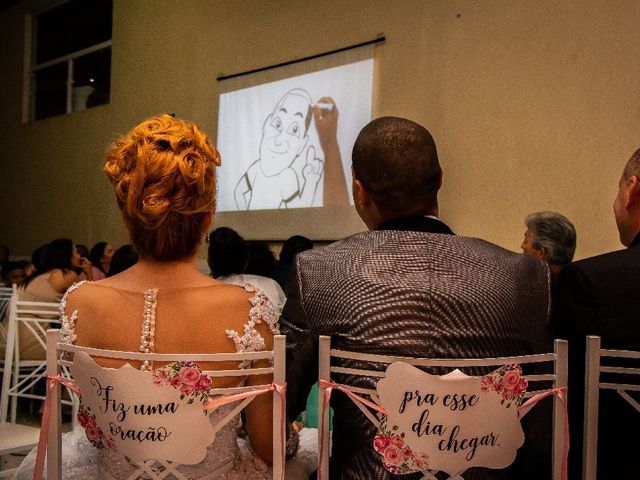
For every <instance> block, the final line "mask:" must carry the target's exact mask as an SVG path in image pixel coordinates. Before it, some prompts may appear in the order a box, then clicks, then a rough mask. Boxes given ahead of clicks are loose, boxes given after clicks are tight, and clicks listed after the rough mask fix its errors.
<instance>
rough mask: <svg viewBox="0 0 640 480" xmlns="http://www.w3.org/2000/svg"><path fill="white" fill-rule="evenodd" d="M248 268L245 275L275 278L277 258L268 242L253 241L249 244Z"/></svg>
mask: <svg viewBox="0 0 640 480" xmlns="http://www.w3.org/2000/svg"><path fill="white" fill-rule="evenodd" d="M247 256H248V258H247V266H246V268H245V270H244V271H245V273H249V274H252V275H260V276H261V277H269V278H273V274H274V272H275V269H276V257H275V255H274V254H273V252H272V251H271V249H270V248H269V245H268V244H267V242H262V241H259V240H253V241H250V242H247Z"/></svg>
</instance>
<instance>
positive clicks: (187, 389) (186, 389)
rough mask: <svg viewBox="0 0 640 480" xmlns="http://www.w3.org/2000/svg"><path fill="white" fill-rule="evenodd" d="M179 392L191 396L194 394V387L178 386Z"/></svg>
mask: <svg viewBox="0 0 640 480" xmlns="http://www.w3.org/2000/svg"><path fill="white" fill-rule="evenodd" d="M180 392H181V393H184V394H185V395H191V394H192V393H193V392H195V387H194V386H193V385H180Z"/></svg>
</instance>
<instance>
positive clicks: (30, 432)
mask: <svg viewBox="0 0 640 480" xmlns="http://www.w3.org/2000/svg"><path fill="white" fill-rule="evenodd" d="M13 294H14V292H13V289H12V288H10V287H0V321H2V320H5V323H4V324H3V328H0V335H1V338H0V343H1V344H2V346H3V347H4V349H5V351H6V348H7V347H6V345H7V332H6V330H5V328H4V327H6V325H8V323H9V320H8V316H9V305H10V304H11V298H12V296H13ZM5 317H7V318H6V319H5ZM0 361H1V362H2V364H1V366H0V371H2V372H3V377H4V372H5V371H7V372H8V378H9V379H7V380H3V389H4V385H9V383H8V382H10V371H11V369H10V368H9V370H6V369H5V363H4V358H2V359H0ZM5 420H6V417H3V418H2V420H0V457H5V458H6V457H7V456H8V455H12V454H14V453H23V452H26V451H29V450H30V449H31V448H33V447H34V446H35V444H36V443H37V441H38V433H39V432H40V429H39V428H37V427H29V426H27V425H18V424H15V423H7V422H6V421H5ZM15 470H16V469H15V468H9V469H3V470H0V478H5V477H10V476H12V475H13V474H14V472H15Z"/></svg>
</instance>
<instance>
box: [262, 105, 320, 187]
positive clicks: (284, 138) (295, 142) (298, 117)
mask: <svg viewBox="0 0 640 480" xmlns="http://www.w3.org/2000/svg"><path fill="white" fill-rule="evenodd" d="M308 111H309V102H308V100H307V99H305V98H303V97H301V96H300V95H296V94H290V95H287V96H286V97H285V98H284V99H283V100H282V101H281V102H280V103H279V104H278V105H277V106H276V108H275V110H274V111H273V113H272V114H271V115H269V117H267V120H266V122H265V124H264V127H263V129H262V141H261V142H260V168H261V170H262V172H263V173H264V174H265V175H266V176H267V177H271V176H274V175H277V174H279V173H280V172H282V171H283V170H284V169H286V168H288V167H289V166H290V165H291V164H292V163H293V161H294V160H295V158H296V157H297V156H298V155H300V154H301V153H302V151H303V150H304V147H305V145H306V144H307V140H308V137H307V135H306V128H305V117H306V116H307V114H308Z"/></svg>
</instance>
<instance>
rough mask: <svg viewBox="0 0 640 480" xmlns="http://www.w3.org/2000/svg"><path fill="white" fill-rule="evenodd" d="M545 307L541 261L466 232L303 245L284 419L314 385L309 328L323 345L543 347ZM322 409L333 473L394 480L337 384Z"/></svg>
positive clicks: (396, 351)
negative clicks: (329, 421)
mask: <svg viewBox="0 0 640 480" xmlns="http://www.w3.org/2000/svg"><path fill="white" fill-rule="evenodd" d="M549 306H550V300H549V272H548V269H547V268H546V266H545V265H544V264H543V263H542V262H540V261H538V260H535V259H533V258H531V257H527V256H524V255H521V254H516V253H513V252H509V251H507V250H504V249H502V248H500V247H498V246H496V245H493V244H491V243H488V242H486V241H483V240H479V239H475V238H466V237H460V236H454V235H444V234H434V233H424V232H416V231H397V230H387V231H374V232H363V233H359V234H356V235H353V236H351V237H348V238H346V239H344V240H341V241H338V242H336V243H333V244H331V245H329V246H327V247H324V248H320V249H314V250H309V251H306V252H304V253H301V254H299V255H297V256H296V259H295V262H294V265H293V268H292V273H291V276H290V278H289V284H288V288H287V302H286V304H285V308H284V311H283V315H282V317H281V331H282V333H284V334H286V335H287V384H288V391H287V406H288V409H289V417H290V419H293V418H295V417H296V416H297V415H298V414H299V412H301V411H302V410H304V408H305V402H306V398H307V394H308V393H309V390H310V388H311V386H312V384H313V383H315V382H316V381H317V371H318V361H317V355H318V348H317V347H318V336H319V335H331V337H332V348H341V349H349V350H355V351H360V352H366V353H377V354H393V355H407V356H420V357H434V358H438V357H439V358H453V357H460V358H464V357H467V358H469V357H493V356H504V355H520V354H529V353H533V352H536V351H541V350H548V349H550V348H551V347H550V345H551V342H550V341H549V337H547V336H546V335H547V333H546V331H547V327H548V325H547V323H548V315H549ZM467 373H468V372H467ZM334 380H336V381H338V382H340V381H341V379H340V378H334ZM342 381H344V379H342ZM374 384H375V383H374V381H373V380H371V381H370V382H369V384H368V385H365V384H363V385H362V386H367V387H372V386H373V385H374ZM331 405H332V407H333V408H334V412H335V413H334V415H335V416H334V432H333V448H332V457H331V478H343V479H388V478H393V477H392V476H391V475H390V474H389V473H388V472H387V471H386V470H384V468H383V467H382V464H381V462H380V461H379V460H378V457H377V456H376V454H375V452H374V451H373V448H372V441H373V436H374V434H375V432H374V429H373V426H372V425H371V424H370V422H369V421H368V420H367V419H366V418H365V417H364V416H363V415H362V414H361V412H360V411H359V410H358V409H357V407H355V406H354V405H353V404H352V402H351V400H349V399H348V398H347V397H346V396H345V395H342V394H341V393H339V392H336V394H335V395H333V396H332V398H331ZM481 477H482V476H480V477H476V478H481ZM398 478H400V477H398ZM402 478H404V479H408V478H411V476H403V477H402ZM465 478H468V477H467V476H465ZM469 478H471V477H469ZM487 478H494V477H487ZM514 478H515V477H514Z"/></svg>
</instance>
